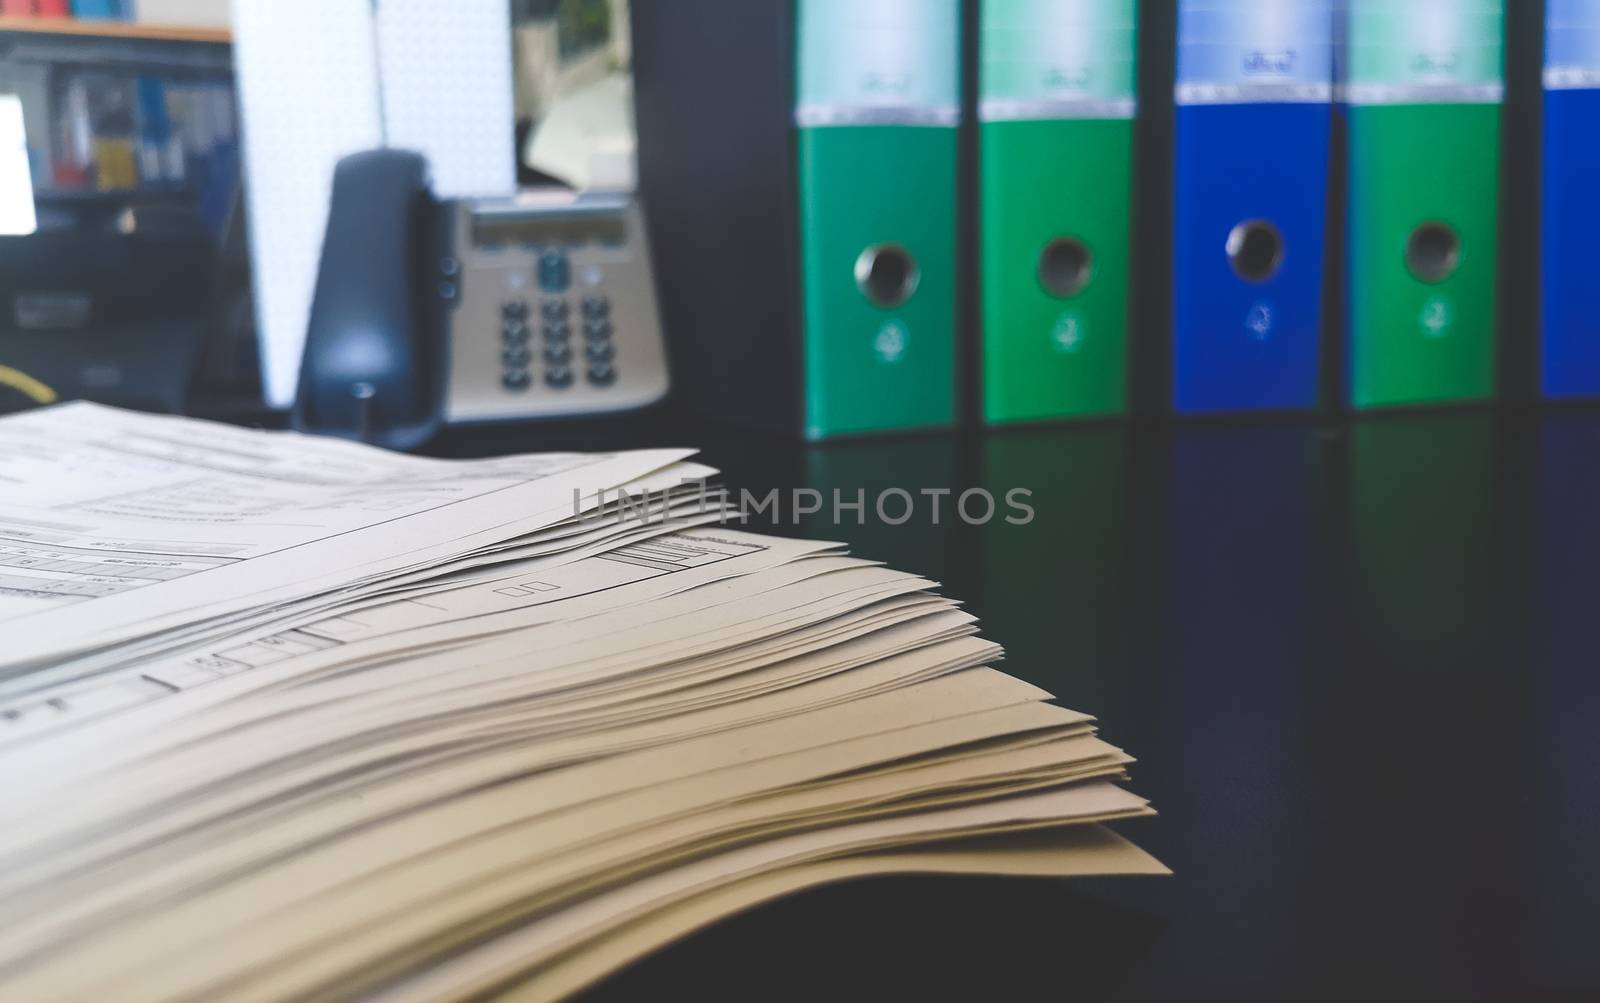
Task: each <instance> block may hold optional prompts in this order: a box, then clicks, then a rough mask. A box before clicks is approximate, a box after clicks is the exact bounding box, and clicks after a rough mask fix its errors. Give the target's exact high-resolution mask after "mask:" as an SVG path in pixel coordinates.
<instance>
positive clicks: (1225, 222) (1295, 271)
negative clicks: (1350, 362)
mask: <svg viewBox="0 0 1600 1003" xmlns="http://www.w3.org/2000/svg"><path fill="white" fill-rule="evenodd" d="M1332 96H1333V11H1332V8H1331V6H1330V2H1329V0H1180V3H1179V6H1178V82H1177V90H1176V100H1177V105H1178V107H1177V133H1176V150H1175V161H1176V164H1175V169H1176V175H1175V192H1174V206H1173V219H1174V232H1173V244H1172V246H1173V261H1172V265H1173V318H1172V320H1173V343H1172V347H1173V406H1174V408H1175V409H1176V410H1177V411H1178V412H1180V413H1185V414H1204V413H1218V412H1247V411H1294V410H1308V409H1311V408H1314V407H1316V406H1317V404H1318V402H1319V399H1320V391H1321V382H1320V365H1319V363H1320V360H1321V329H1322V284H1323V258H1324V246H1323V245H1324V239H1325V235H1326V232H1327V219H1326V217H1327V206H1326V203H1327V186H1328V162H1329V154H1330V144H1331V132H1332Z"/></svg>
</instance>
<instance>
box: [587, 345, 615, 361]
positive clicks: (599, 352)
mask: <svg viewBox="0 0 1600 1003" xmlns="http://www.w3.org/2000/svg"><path fill="white" fill-rule="evenodd" d="M583 354H584V355H587V356H588V357H589V361H590V362H610V361H611V360H612V359H614V358H616V356H617V350H616V348H615V347H613V346H612V344H611V342H609V341H590V342H586V343H585V344H584V346H583Z"/></svg>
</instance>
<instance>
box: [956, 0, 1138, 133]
mask: <svg viewBox="0 0 1600 1003" xmlns="http://www.w3.org/2000/svg"><path fill="white" fill-rule="evenodd" d="M981 16H982V22H981V25H982V26H981V36H980V37H981V41H980V57H979V58H980V60H981V62H982V67H981V80H982V83H981V86H980V91H979V104H978V117H979V118H980V119H982V120H983V121H986V122H1005V121H1022V120H1049V119H1129V118H1133V117H1134V115H1135V114H1136V113H1137V111H1138V100H1137V97H1136V95H1137V71H1136V66H1137V48H1138V33H1139V23H1138V4H1137V0H983V5H982V15H981Z"/></svg>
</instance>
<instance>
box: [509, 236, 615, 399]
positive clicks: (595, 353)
mask: <svg viewBox="0 0 1600 1003" xmlns="http://www.w3.org/2000/svg"><path fill="white" fill-rule="evenodd" d="M549 260H551V259H550V258H549V256H548V255H546V256H545V257H542V258H541V259H540V282H539V284H540V286H541V287H543V288H544V289H545V291H546V294H547V295H545V296H544V298H542V299H540V300H539V301H538V304H537V308H538V309H537V314H535V312H534V310H533V305H532V304H530V303H529V302H528V301H527V300H522V299H514V300H507V301H506V302H504V303H503V304H501V308H500V367H501V368H500V384H501V385H502V386H503V387H505V388H506V390H507V391H510V392H512V393H522V392H524V391H526V390H527V389H528V388H529V387H531V386H532V385H533V383H534V382H535V380H536V378H537V377H538V376H539V374H538V373H536V372H535V371H534V368H533V367H534V363H535V351H534V346H532V345H530V344H529V341H530V339H531V338H532V334H533V327H530V324H529V321H530V319H532V318H534V317H537V323H536V324H535V325H534V326H536V327H537V328H538V331H539V338H540V348H539V351H538V352H537V357H538V362H539V363H540V364H541V366H542V368H543V380H542V382H543V383H544V385H545V386H547V387H549V388H550V389H552V390H565V389H567V388H568V387H571V386H572V385H573V384H574V383H575V382H576V381H577V378H578V367H577V366H576V365H575V362H577V361H579V360H578V358H577V354H576V351H575V349H574V344H573V342H574V338H573V328H574V327H575V326H576V327H577V328H578V329H579V330H581V331H582V333H583V341H582V345H583V355H582V358H581V362H582V371H583V377H584V379H585V380H587V381H588V383H589V384H590V385H591V386H596V387H607V386H610V385H611V384H613V383H615V382H616V381H617V346H616V342H615V335H616V328H615V326H614V325H613V324H612V323H611V300H610V299H608V298H607V297H606V296H605V294H604V293H599V292H590V293H589V294H587V295H585V296H584V297H583V298H582V299H581V300H579V301H578V302H577V309H576V310H574V309H573V304H572V303H571V302H570V301H569V300H568V299H567V298H566V297H565V296H552V295H548V294H549V293H550V292H554V291H555V290H554V289H552V288H551V287H552V284H553V283H551V282H547V281H546V275H545V265H546V262H547V261H549ZM563 260H564V259H563ZM563 287H564V283H563Z"/></svg>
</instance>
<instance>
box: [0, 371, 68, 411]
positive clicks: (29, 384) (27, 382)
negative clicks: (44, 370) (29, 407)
mask: <svg viewBox="0 0 1600 1003" xmlns="http://www.w3.org/2000/svg"><path fill="white" fill-rule="evenodd" d="M0 386H8V387H11V388H13V389H15V390H19V391H21V392H22V394H23V395H24V396H27V397H31V398H32V399H33V401H34V403H37V404H54V403H55V402H56V400H57V399H58V398H57V394H56V392H55V391H54V390H52V389H51V388H50V387H48V386H46V385H45V384H43V383H40V382H39V381H38V380H36V379H34V378H33V377H32V376H29V375H28V374H27V373H25V372H23V371H22V370H20V369H12V368H11V367H10V366H0Z"/></svg>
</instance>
